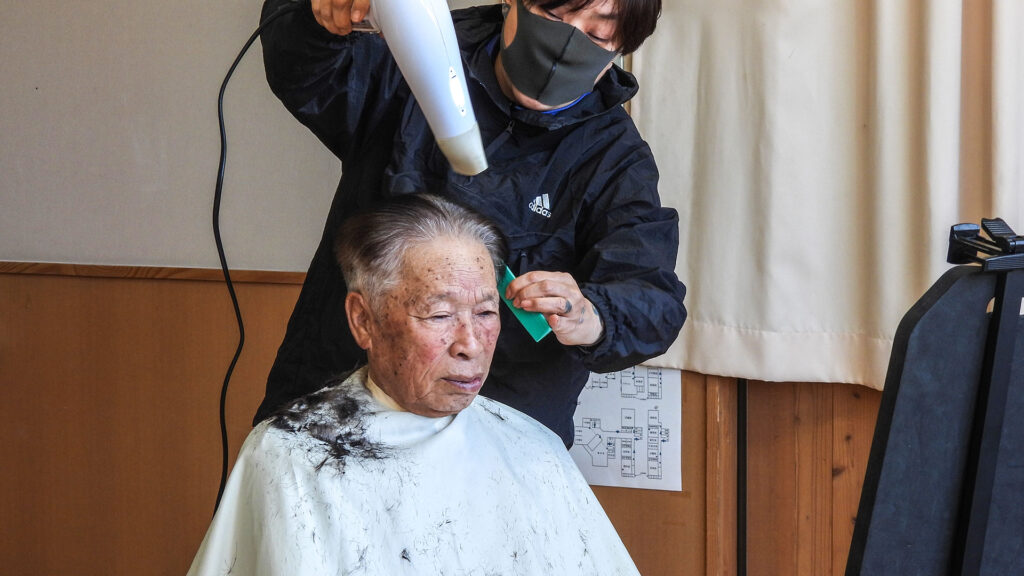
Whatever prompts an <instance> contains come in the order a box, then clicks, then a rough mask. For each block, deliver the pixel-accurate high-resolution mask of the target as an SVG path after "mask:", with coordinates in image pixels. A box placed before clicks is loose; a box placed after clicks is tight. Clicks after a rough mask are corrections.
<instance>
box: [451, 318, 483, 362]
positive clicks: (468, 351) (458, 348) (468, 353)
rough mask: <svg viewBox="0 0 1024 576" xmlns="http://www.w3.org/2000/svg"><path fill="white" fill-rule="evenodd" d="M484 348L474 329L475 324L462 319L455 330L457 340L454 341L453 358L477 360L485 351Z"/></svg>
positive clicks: (452, 347)
mask: <svg viewBox="0 0 1024 576" xmlns="http://www.w3.org/2000/svg"><path fill="white" fill-rule="evenodd" d="M483 349H484V346H483V343H482V342H481V341H480V338H479V336H478V335H477V333H476V330H475V329H474V326H473V322H471V321H470V320H469V319H465V318H461V319H460V320H459V324H458V326H456V328H455V340H453V341H452V346H451V353H452V355H453V356H461V357H463V358H475V357H476V356H478V355H479V354H480V352H481V351H483Z"/></svg>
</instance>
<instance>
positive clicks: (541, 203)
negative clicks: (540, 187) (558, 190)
mask: <svg viewBox="0 0 1024 576" xmlns="http://www.w3.org/2000/svg"><path fill="white" fill-rule="evenodd" d="M530 210H533V211H534V212H536V213H537V214H540V215H541V216H543V217H545V218H551V203H550V202H549V201H548V195H547V194H541V195H540V196H537V197H536V198H534V199H533V202H530Z"/></svg>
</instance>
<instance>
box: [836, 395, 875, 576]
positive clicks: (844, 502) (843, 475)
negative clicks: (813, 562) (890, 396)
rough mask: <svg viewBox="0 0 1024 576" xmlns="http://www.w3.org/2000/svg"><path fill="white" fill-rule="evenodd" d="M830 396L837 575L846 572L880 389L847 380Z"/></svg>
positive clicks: (873, 431)
mask: <svg viewBox="0 0 1024 576" xmlns="http://www.w3.org/2000/svg"><path fill="white" fill-rule="evenodd" d="M832 399H833V402H834V407H833V413H834V416H835V424H834V428H835V435H834V440H833V448H832V454H833V463H832V502H833V512H832V574H835V575H836V576H840V575H842V574H845V573H846V559H847V557H848V556H849V553H850V542H851V541H852V540H853V526H854V522H856V520H857V508H858V506H859V505H860V493H861V490H862V489H863V487H864V473H865V472H866V470H867V463H868V455H869V454H870V452H871V440H872V438H873V436H874V433H875V421H876V420H877V418H878V408H879V406H880V405H881V402H882V393H881V392H880V391H878V390H872V389H870V388H865V387H863V386H854V385H848V384H847V385H840V386H837V387H836V390H835V394H834V395H833V397H832Z"/></svg>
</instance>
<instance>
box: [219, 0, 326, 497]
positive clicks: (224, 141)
mask: <svg viewBox="0 0 1024 576" xmlns="http://www.w3.org/2000/svg"><path fill="white" fill-rule="evenodd" d="M305 5H307V3H306V2H305V1H304V0H303V1H299V2H292V3H289V4H285V5H283V6H281V7H280V8H278V9H277V11H276V12H274V13H273V14H271V15H270V16H267V18H266V20H264V21H263V22H260V25H259V26H258V27H257V28H256V31H255V32H253V33H252V36H250V37H249V40H247V41H246V43H245V45H244V46H242V50H241V51H240V52H239V53H238V56H236V57H235V61H234V62H233V63H232V64H231V68H229V69H228V73H227V74H226V75H225V76H224V81H223V82H222V83H221V85H220V94H219V95H218V96H217V120H218V122H219V124H220V167H219V169H218V170H217V187H216V189H215V190H214V193H213V238H214V240H215V241H216V243H217V255H218V256H219V257H220V269H221V271H222V272H223V273H224V282H225V283H226V284H227V287H228V294H229V295H230V296H231V305H232V306H234V308H235V320H237V321H238V347H237V348H236V349H235V355H234V357H233V358H231V364H230V365H229V366H228V371H227V373H226V374H225V375H224V384H223V386H221V389H220V441H221V448H222V456H223V458H222V462H221V471H220V488H218V490H217V501H216V503H214V505H213V513H214V514H216V513H217V508H219V507H220V499H221V496H223V495H224V486H225V485H226V484H227V480H228V427H227V420H226V418H225V406H226V404H227V398H228V383H229V382H230V381H231V374H232V372H234V371H235V364H237V363H238V357H239V356H241V354H242V346H244V345H245V326H244V325H243V323H242V311H241V309H240V308H239V307H238V297H237V296H236V295H235V286H234V284H232V283H231V272H230V271H229V270H228V261H227V258H226V257H225V256H224V242H223V241H221V237H220V199H221V196H222V194H223V191H224V170H225V167H226V166H227V155H228V137H227V131H226V130H225V129H224V91H225V90H226V89H227V87H228V80H230V79H231V75H232V74H234V72H235V68H237V67H238V63H239V62H241V61H242V57H243V56H245V53H246V52H248V51H249V48H250V47H251V46H252V44H253V42H255V41H256V39H257V38H259V36H260V34H262V33H263V30H264V29H265V28H266V27H267V26H269V25H270V23H271V22H273V21H275V20H277V19H278V18H280V17H281V16H284V15H285V14H288V13H289V12H293V11H295V10H298V9H299V8H301V7H303V6H305Z"/></svg>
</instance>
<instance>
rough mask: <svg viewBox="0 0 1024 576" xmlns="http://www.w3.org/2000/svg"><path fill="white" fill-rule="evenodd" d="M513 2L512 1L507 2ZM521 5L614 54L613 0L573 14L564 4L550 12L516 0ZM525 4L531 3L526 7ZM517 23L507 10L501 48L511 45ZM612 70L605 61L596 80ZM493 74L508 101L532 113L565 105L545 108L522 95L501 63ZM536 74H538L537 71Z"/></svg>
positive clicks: (530, 0)
mask: <svg viewBox="0 0 1024 576" xmlns="http://www.w3.org/2000/svg"><path fill="white" fill-rule="evenodd" d="M508 1H509V2H514V1H515V0H508ZM520 1H521V2H523V7H524V8H526V9H527V10H529V11H530V12H532V13H533V14H536V15H538V16H540V17H542V18H546V19H548V20H553V21H556V22H564V23H566V24H570V25H572V26H573V27H575V28H576V29H578V30H579V31H580V32H582V33H583V34H585V35H586V36H587V37H588V38H590V40H591V41H592V42H594V44H596V45H598V46H600V47H601V48H603V49H605V50H609V51H612V52H614V51H617V50H618V46H616V45H615V42H614V38H615V33H616V31H617V28H618V16H617V12H616V3H615V1H614V0H598V1H597V2H593V3H592V4H591V5H590V6H587V7H586V8H583V9H582V10H578V11H573V10H572V8H573V6H572V4H571V3H570V4H565V5H563V6H560V7H558V8H554V9H550V10H548V9H545V8H541V7H540V6H537V5H536V4H535V2H536V0H520ZM527 3H530V4H533V5H531V6H529V7H527V6H526V4H527ZM518 27H519V23H518V19H517V16H516V10H515V6H514V5H513V7H512V9H511V10H509V12H508V14H507V16H506V17H505V23H504V26H503V27H502V39H503V42H504V44H505V45H510V44H512V42H513V40H515V37H516V31H517V30H518ZM611 67H612V63H611V62H609V63H608V65H607V66H605V68H604V70H602V71H601V73H600V74H598V76H597V78H598V79H600V78H601V77H602V76H604V74H605V73H606V72H607V71H608V70H609V69H610V68H611ZM495 73H496V74H497V77H498V84H499V85H500V86H501V88H502V90H503V91H504V92H505V95H506V96H508V97H509V98H510V99H511V100H512V101H514V102H515V103H516V104H519V105H520V106H523V107H524V108H529V109H532V110H551V109H554V108H559V107H561V106H564V105H566V104H568V103H569V102H563V103H559V104H557V105H546V104H542V103H541V102H539V101H537V100H535V99H534V98H531V97H530V96H527V95H526V94H523V93H522V92H521V91H519V89H517V88H516V87H515V86H514V85H513V83H512V82H511V81H510V80H509V78H508V75H507V73H506V72H505V70H504V68H503V67H502V66H501V61H500V59H499V61H498V62H497V63H496V67H495ZM539 73H540V72H539Z"/></svg>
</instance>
